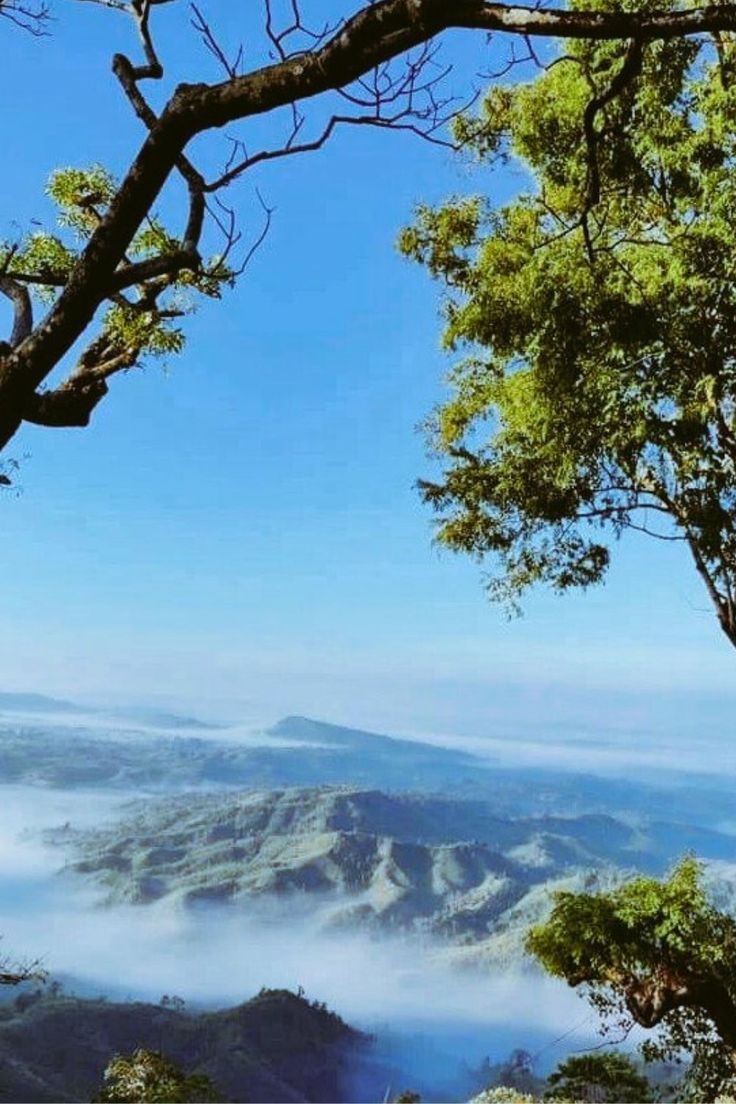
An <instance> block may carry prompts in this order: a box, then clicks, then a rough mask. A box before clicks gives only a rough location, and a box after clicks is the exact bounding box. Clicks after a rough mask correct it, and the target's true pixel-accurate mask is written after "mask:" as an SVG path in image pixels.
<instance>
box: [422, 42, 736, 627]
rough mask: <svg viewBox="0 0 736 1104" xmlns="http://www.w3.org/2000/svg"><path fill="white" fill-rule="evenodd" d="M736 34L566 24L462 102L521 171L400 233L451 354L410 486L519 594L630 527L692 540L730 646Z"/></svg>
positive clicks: (474, 142)
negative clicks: (425, 469)
mask: <svg viewBox="0 0 736 1104" xmlns="http://www.w3.org/2000/svg"><path fill="white" fill-rule="evenodd" d="M735 50H736V40H735V39H734V38H733V36H732V35H728V34H727V35H716V36H714V39H713V42H712V44H711V46H710V47H709V49H708V50H707V51H704V50H703V49H701V48H699V45H698V43H697V41H693V40H684V39H670V40H668V41H661V42H657V43H654V42H649V43H648V44H647V45H646V46H643V44H642V42H641V40H638V39H633V40H631V41H630V42H629V44H628V45H627V44H623V43H620V42H607V43H595V42H591V41H585V40H583V41H577V42H573V43H571V44H570V45H569V46H568V47H567V52H566V53H565V55H564V56H562V57H557V58H556V59H555V61H554V63H553V64H551V65H549V66H547V67H546V68H545V69H544V71H543V72H542V73H541V75H539V76H537V77H536V78H535V79H534V80H532V81H530V82H527V83H524V84H517V85H515V86H513V87H499V86H495V87H493V88H492V89H491V91H490V93H489V94H488V96H487V98H486V100H485V102H484V105H483V107H482V109H481V111H480V113H479V114H477V115H476V116H473V117H463V118H461V119H459V120H458V122H457V123H456V137H457V138H458V140H461V141H462V142H463V143H464V144H466V145H467V147H468V148H469V149H470V151H472V153H473V155H474V156H475V157H476V158H477V159H478V160H479V161H480V162H481V163H483V164H484V165H485V164H488V163H491V164H497V163H498V162H499V161H500V162H502V163H506V162H507V161H508V160H509V159H513V160H516V161H518V162H521V164H522V165H523V166H524V167H525V169H526V170H527V171H528V173H529V174H531V178H532V187H531V188H530V189H529V190H528V191H526V192H524V193H523V194H521V195H519V196H518V197H517V198H516V199H515V200H513V201H512V202H510V203H508V204H506V205H504V206H501V207H493V206H492V205H491V204H489V203H488V202H487V201H486V200H484V199H483V198H481V197H470V198H467V197H465V198H458V199H454V200H451V201H450V202H448V203H447V204H445V205H442V206H440V207H439V208H437V209H432V208H429V207H426V206H425V207H421V208H420V209H419V211H418V215H417V219H416V222H415V224H414V225H413V226H412V227H410V228H408V229H407V230H406V231H404V233H403V235H402V238H401V243H400V244H401V248H402V249H403V250H404V252H405V253H407V254H408V255H409V256H411V257H413V258H415V259H416V260H418V261H420V262H421V263H422V264H424V265H425V266H426V267H427V268H428V269H429V271H430V273H431V274H432V275H433V276H435V277H437V278H439V279H440V280H441V281H442V283H443V284H444V286H445V288H446V289H447V292H448V296H447V300H446V303H445V309H444V312H445V318H446V323H447V324H446V329H445V334H444V342H445V345H446V346H447V348H448V349H450V350H452V351H457V350H463V351H464V353H465V355H464V356H463V359H461V360H460V362H459V363H458V364H457V366H456V367H455V368H454V369H453V371H452V373H451V375H450V379H449V384H450V397H449V399H448V400H447V401H446V402H444V403H443V404H442V405H441V406H440V407H439V409H438V410H437V411H436V413H435V416H434V417H433V418H432V419H431V421H430V426H429V430H430V439H431V442H432V445H433V446H434V448H435V450H436V452H437V454H438V456H439V458H440V459H441V461H442V464H443V471H442V475H441V477H440V478H438V479H435V480H425V481H423V482H422V483H421V484H420V485H421V489H422V492H423V495H424V498H425V499H426V501H427V502H429V503H430V504H431V506H432V507H433V508H434V509H435V511H436V512H437V515H438V519H439V541H440V542H441V543H442V544H444V545H446V546H448V547H449V548H451V549H453V550H457V551H461V552H465V553H470V554H471V555H473V556H476V557H478V558H479V559H481V560H484V561H486V562H488V563H489V565H490V576H489V580H488V586H489V591H490V594H491V597H493V598H495V599H499V600H501V601H502V602H505V603H507V604H508V606H509V607H510V608H511V609H512V610H517V609H518V602H519V599H520V597H521V595H522V594H523V593H524V592H525V591H526V590H527V588H529V587H530V586H532V585H534V584H539V583H541V584H547V585H549V586H551V587H552V588H553V589H554V590H556V591H558V592H563V591H567V590H569V589H571V588H573V587H582V588H585V587H588V586H590V585H591V584H594V583H597V582H599V581H600V580H601V579H602V578H603V577H604V576H605V573H606V570H607V568H608V566H609V562H610V558H611V548H610V546H611V540H612V539H615V538H617V537H619V536H620V535H621V534H622V533H624V532H625V531H628V530H636V531H639V532H644V533H646V534H648V535H650V536H651V537H655V538H658V539H659V540H660V541H675V542H679V543H681V544H683V545H684V546H685V547H686V548H687V549H688V550H689V553H690V555H691V557H692V560H693V562H694V565H695V568H696V570H697V572H698V573H699V574H700V577H701V579H702V581H703V583H704V584H705V587H706V589H707V592H708V595H709V597H710V600H711V602H712V605H713V607H714V609H715V612H716V615H717V618H718V622H719V624H720V627H721V629H722V630H723V632H724V633H725V634H726V636H727V638H728V640H729V641H730V642H731V644H733V645H735V646H736V311H735V310H734V308H735V307H736V281H734V271H735V269H734V264H735V258H736V252H735V250H734V246H735V244H736V242H735V240H734V229H733V226H734V219H733V215H734V211H735V210H736V173H735V172H734V168H735V167H736V128H735V127H734V122H735V121H736V83H735V82H734V79H733V78H734V77H735V76H736V68H735V63H736V52H735Z"/></svg>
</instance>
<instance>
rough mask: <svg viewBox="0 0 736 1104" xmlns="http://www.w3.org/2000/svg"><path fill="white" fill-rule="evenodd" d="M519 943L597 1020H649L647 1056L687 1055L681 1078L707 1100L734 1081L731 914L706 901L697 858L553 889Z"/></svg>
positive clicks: (735, 993) (620, 1024)
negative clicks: (543, 913)
mask: <svg viewBox="0 0 736 1104" xmlns="http://www.w3.org/2000/svg"><path fill="white" fill-rule="evenodd" d="M527 946H528V949H529V950H530V951H531V953H532V954H534V955H536V957H537V958H538V959H539V960H540V962H541V963H542V965H543V966H544V967H545V969H546V970H547V971H548V972H549V973H550V974H552V975H554V976H555V977H561V978H564V979H565V980H566V981H568V982H569V984H570V985H573V986H578V985H584V986H586V990H587V994H588V997H589V999H590V1000H591V1002H592V1003H593V1005H594V1006H595V1007H596V1008H597V1009H598V1010H599V1011H600V1012H601V1014H602V1015H603V1017H604V1022H605V1025H607V1026H608V1027H613V1026H615V1027H616V1028H623V1030H624V1032H627V1031H628V1030H629V1029H630V1028H631V1026H632V1025H633V1024H634V1023H637V1024H639V1025H641V1026H642V1027H645V1028H657V1029H658V1031H657V1034H656V1035H655V1036H654V1037H653V1038H652V1039H651V1040H647V1042H646V1043H645V1045H644V1053H645V1056H646V1057H647V1058H648V1059H650V1060H655V1059H663V1060H672V1059H677V1058H680V1057H681V1056H682V1055H683V1054H689V1055H690V1056H691V1058H692V1066H691V1068H690V1070H689V1073H688V1076H687V1084H688V1085H689V1089H690V1091H691V1092H692V1094H693V1095H694V1097H695V1098H696V1099H701V1100H713V1099H715V1097H716V1096H717V1095H718V1093H719V1092H723V1091H727V1090H730V1091H733V1089H734V1087H735V1086H736V921H735V920H734V919H733V918H732V917H730V916H727V915H725V914H724V913H722V912H719V910H718V909H716V908H714V907H713V905H711V904H710V902H709V901H708V899H707V897H706V894H705V892H704V890H703V887H702V884H701V873H700V868H699V866H698V863H697V862H696V861H695V860H694V859H692V858H686V859H684V860H683V861H681V862H680V864H679V865H678V866H677V867H676V868H675V870H674V871H673V872H672V874H671V875H670V876H669V878H667V879H665V880H663V881H658V880H656V879H654V878H637V879H635V880H633V881H631V882H628V883H627V884H625V885H623V886H621V887H619V888H618V889H615V890H614V891H613V892H611V893H601V894H575V893H567V892H563V893H558V894H557V895H556V898H555V905H554V909H553V911H552V915H551V916H550V918H549V920H548V921H546V923H543V924H540V925H538V926H536V927H534V928H532V930H531V932H530V933H529V936H528V940H527Z"/></svg>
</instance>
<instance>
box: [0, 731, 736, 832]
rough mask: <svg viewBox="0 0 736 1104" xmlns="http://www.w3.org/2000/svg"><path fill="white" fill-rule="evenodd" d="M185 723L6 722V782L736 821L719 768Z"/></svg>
mask: <svg viewBox="0 0 736 1104" xmlns="http://www.w3.org/2000/svg"><path fill="white" fill-rule="evenodd" d="M169 720H172V718H169ZM179 720H180V721H181V732H182V734H181V735H170V734H166V733H152V732H147V731H142V730H140V729H136V727H135V725H134V724H132V723H130V724H129V725H127V726H123V725H122V724H115V723H114V722H113V721H111V720H110V719H108V720H107V721H103V720H101V719H97V718H96V717H95V716H94V715H92V716H89V717H88V716H86V715H85V716H82V715H79V716H77V715H74V716H71V715H70V719H69V721H68V722H65V723H64V724H60V723H57V722H52V721H51V720H50V721H49V723H48V724H41V723H40V722H36V723H27V722H25V721H23V720H22V719H20V717H19V720H18V721H17V722H13V723H10V722H9V721H8V720H7V719H6V720H5V721H4V722H3V721H0V786H1V785H2V784H3V783H21V784H31V785H42V786H53V787H58V788H63V789H75V788H80V787H85V788H87V787H94V788H105V789H107V788H109V789H120V790H130V789H137V790H139V791H141V790H142V791H149V792H150V791H155V790H160V791H165V792H176V791H182V790H187V789H191V788H195V787H196V788H210V789H214V788H222V787H228V788H233V789H242V788H243V787H246V786H247V787H249V788H253V789H267V788H279V787H284V786H321V785H325V784H337V785H344V784H346V785H350V786H354V787H360V788H366V789H381V790H384V791H389V792H391V791H393V792H396V791H405V790H413V791H423V792H429V793H445V794H451V795H454V796H462V797H477V798H482V799H483V800H485V801H489V802H491V803H492V805H493V808H494V811H495V812H496V813H497V814H498V815H501V816H523V815H539V814H545V813H548V814H550V815H555V814H562V815H567V814H574V813H577V814H582V813H586V812H600V813H611V814H613V815H614V816H619V815H621V814H624V815H626V816H627V817H633V818H637V817H642V816H643V817H647V818H652V817H654V818H657V819H661V820H663V821H668V822H669V821H678V822H681V823H689V824H693V825H701V826H709V827H717V826H719V825H720V824H721V823H725V822H727V821H733V794H732V789H731V786H730V784H729V783H728V781H726V782H722V781H719V780H718V779H717V778H715V779H714V778H712V777H711V778H697V777H695V776H693V775H690V776H688V777H687V778H683V779H680V780H678V779H677V778H676V777H675V778H668V779H667V780H663V779H662V777H661V775H658V776H656V777H653V778H652V780H651V782H650V783H649V784H648V783H647V781H646V780H642V781H640V782H634V781H630V780H623V779H618V778H608V777H598V776H595V775H591V774H578V773H574V772H570V771H560V770H549V769H546V768H541V767H537V768H535V767H529V768H519V769H511V768H507V767H502V766H495V765H494V764H493V762H492V761H489V760H488V759H485V758H480V757H477V756H474V755H472V754H469V753H466V752H463V751H458V750H454V749H448V748H443V747H438V746H433V745H430V744H424V743H421V742H418V741H409V740H401V739H396V738H394V737H391V736H383V735H377V734H375V733H371V732H362V731H360V730H358V729H351V728H343V727H341V726H338V725H332V724H326V723H324V722H321V721H314V720H309V719H308V718H305V717H287V718H285V719H284V720H282V721H279V723H278V724H276V725H274V726H273V727H272V728H270V729H266V730H264V731H262V732H260V733H258V732H256V733H250V734H248V735H247V736H245V737H238V736H236V735H234V734H233V735H231V734H228V733H225V734H223V735H221V734H220V733H218V732H217V731H216V730H213V731H212V732H211V733H210V734H209V735H208V736H207V737H205V736H204V735H201V736H200V735H193V734H192V731H193V730H192V728H191V726H192V725H196V724H201V722H196V721H191V722H187V720H186V718H180V719H179ZM187 725H189V728H190V730H189V731H186V726H187ZM169 727H171V725H170V726H169Z"/></svg>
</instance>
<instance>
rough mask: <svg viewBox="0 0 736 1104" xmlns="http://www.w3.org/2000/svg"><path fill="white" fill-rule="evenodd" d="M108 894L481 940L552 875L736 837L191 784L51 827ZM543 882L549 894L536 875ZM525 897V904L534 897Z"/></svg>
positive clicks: (718, 846) (346, 793) (592, 819)
mask: <svg viewBox="0 0 736 1104" xmlns="http://www.w3.org/2000/svg"><path fill="white" fill-rule="evenodd" d="M47 838H48V839H49V840H51V841H53V842H56V843H58V844H61V845H63V846H65V847H66V848H69V849H72V851H73V854H74V858H73V859H72V862H71V864H70V866H71V869H72V870H74V871H75V872H76V873H78V874H82V875H85V876H86V877H91V878H93V879H94V880H96V881H97V882H99V883H100V885H101V886H104V890H105V895H106V898H107V900H109V901H111V902H112V901H128V902H133V903H136V904H145V903H148V902H151V901H154V900H158V899H161V898H163V897H172V898H174V899H176V900H179V901H181V902H182V903H184V904H195V903H202V902H235V903H237V902H241V903H243V902H245V901H246V900H250V901H253V900H254V899H259V900H261V901H268V900H271V901H273V900H280V901H282V902H283V900H284V898H286V897H287V896H289V895H298V906H299V908H301V909H304V910H305V911H306V912H308V913H309V912H312V913H314V915H315V916H316V917H318V918H319V920H320V922H321V923H323V924H332V925H334V924H338V925H342V926H358V927H365V926H368V927H370V928H374V929H378V930H382V931H386V930H394V929H396V928H413V929H421V930H424V931H427V932H432V933H434V934H438V935H442V936H447V937H450V938H451V939H453V940H457V939H460V940H462V941H468V940H471V941H472V940H482V939H485V938H487V937H488V936H489V934H492V933H494V932H496V931H501V930H505V929H506V928H508V926H509V923H510V922H511V914H510V910H515V911H514V913H513V917H514V923H513V926H514V927H515V928H518V927H519V926H520V924H521V921H522V919H523V917H524V916H525V915H526V914H527V913H528V912H529V910H530V909H531V910H532V912H533V913H534V915H537V914H538V913H539V908H540V907H542V906H543V905H544V903H545V901H547V900H548V898H549V893H548V890H549V888H550V887H551V886H552V885H554V884H557V883H558V882H559V880H560V879H565V880H566V883H567V882H569V879H570V878H571V877H572V878H573V881H574V882H575V884H582V883H583V882H584V881H585V878H586V877H588V876H589V875H590V874H591V873H593V872H596V874H598V875H600V874H601V872H603V875H602V876H604V877H609V878H610V877H613V876H614V872H615V870H616V869H617V870H619V871H624V870H631V869H639V870H646V871H654V872H660V871H662V870H663V869H664V868H665V867H666V866H667V865H668V863H670V862H671V861H672V859H673V858H674V857H676V856H677V855H678V854H680V853H681V852H682V851H684V850H687V849H693V850H696V851H697V852H698V854H700V855H702V856H704V857H707V858H713V859H727V858H730V857H731V856H732V855H733V852H734V840H733V838H732V837H729V836H723V835H720V834H718V833H716V832H708V831H705V830H699V829H689V828H684V827H682V826H678V825H671V824H670V825H668V824H658V823H655V824H652V825H651V826H648V827H642V826H639V827H632V826H630V825H627V824H624V823H622V822H620V821H617V820H615V819H613V818H611V817H608V816H601V815H587V816H581V817H575V818H572V817H570V818H561V817H531V818H530V817H526V818H517V819H509V818H503V817H499V816H498V815H497V814H496V813H495V811H494V810H493V807H492V806H490V805H489V804H488V803H486V802H481V801H467V800H461V799H451V798H442V797H430V796H426V795H418V794H386V793H382V792H380V791H375V790H371V791H366V790H359V789H352V788H347V787H340V788H324V787H323V788H313V789H289V790H273V791H256V792H245V793H240V794H235V795H233V794H214V795H199V796H198V795H187V796H186V797H185V798H169V799H166V800H163V801H160V800H157V801H152V802H148V803H145V802H143V803H137V805H136V806H135V808H134V811H133V813H132V815H130V816H128V817H126V818H125V819H124V820H122V821H121V822H120V823H118V824H115V825H114V826H112V827H107V828H101V829H90V830H84V831H74V830H73V829H71V828H64V829H62V830H59V831H55V832H53V833H49V834H47ZM540 886H542V887H544V891H545V892H544V893H542V894H540V891H539V887H540ZM525 902H526V903H525Z"/></svg>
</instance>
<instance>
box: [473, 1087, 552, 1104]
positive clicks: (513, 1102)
mask: <svg viewBox="0 0 736 1104" xmlns="http://www.w3.org/2000/svg"><path fill="white" fill-rule="evenodd" d="M536 1099H537V1097H535V1096H531V1095H530V1094H529V1093H524V1092H521V1091H520V1090H519V1089H510V1088H508V1086H506V1085H497V1086H496V1087H495V1088H492V1089H484V1090H483V1092H482V1093H479V1094H478V1095H477V1096H474V1097H473V1099H472V1101H471V1104H534V1101H536Z"/></svg>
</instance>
